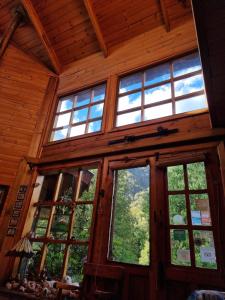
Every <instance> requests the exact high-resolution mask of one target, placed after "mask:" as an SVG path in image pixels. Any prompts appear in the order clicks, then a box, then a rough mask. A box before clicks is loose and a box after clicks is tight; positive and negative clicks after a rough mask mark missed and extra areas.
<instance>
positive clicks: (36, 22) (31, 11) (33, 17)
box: [21, 0, 61, 74]
mask: <svg viewBox="0 0 225 300" xmlns="http://www.w3.org/2000/svg"><path fill="white" fill-rule="evenodd" d="M21 3H22V4H23V7H24V9H25V10H26V12H27V14H28V17H29V19H30V21H31V22H32V24H33V26H34V28H35V30H36V32H37V34H38V36H39V38H40V40H41V42H42V44H43V46H44V47H45V49H46V51H47V53H48V56H49V59H50V61H51V63H52V65H53V67H54V70H55V72H56V73H57V74H59V73H60V70H61V65H60V62H59V60H58V57H57V55H56V53H55V50H54V49H53V47H52V45H51V43H50V41H49V38H48V36H47V34H46V31H45V29H44V27H43V25H42V23H41V21H40V18H39V16H38V14H37V12H36V10H35V8H34V7H33V4H32V3H31V1H30V0H21Z"/></svg>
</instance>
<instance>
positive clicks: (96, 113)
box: [90, 103, 104, 119]
mask: <svg viewBox="0 0 225 300" xmlns="http://www.w3.org/2000/svg"><path fill="white" fill-rule="evenodd" d="M103 106H104V104H103V103H101V104H97V105H94V106H92V107H91V111H90V119H94V118H99V117H101V116H102V113H103Z"/></svg>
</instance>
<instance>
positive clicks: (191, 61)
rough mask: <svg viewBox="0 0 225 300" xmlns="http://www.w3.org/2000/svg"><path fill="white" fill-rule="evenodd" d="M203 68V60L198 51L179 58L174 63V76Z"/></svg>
mask: <svg viewBox="0 0 225 300" xmlns="http://www.w3.org/2000/svg"><path fill="white" fill-rule="evenodd" d="M198 70H201V62H200V58H199V54H198V53H193V54H190V55H187V56H185V57H182V58H179V59H177V60H175V61H174V63H173V76H174V77H177V76H181V75H184V74H188V73H191V72H194V71H198Z"/></svg>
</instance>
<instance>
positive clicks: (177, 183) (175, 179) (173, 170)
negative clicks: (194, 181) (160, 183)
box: [167, 165, 184, 191]
mask: <svg viewBox="0 0 225 300" xmlns="http://www.w3.org/2000/svg"><path fill="white" fill-rule="evenodd" d="M167 180H168V190H169V191H180V190H184V169H183V166H182V165H179V166H171V167H167Z"/></svg>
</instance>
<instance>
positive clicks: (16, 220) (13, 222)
mask: <svg viewBox="0 0 225 300" xmlns="http://www.w3.org/2000/svg"><path fill="white" fill-rule="evenodd" d="M18 221H19V219H18V218H13V217H12V218H11V219H10V221H9V226H14V227H16V226H17V224H18Z"/></svg>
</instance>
